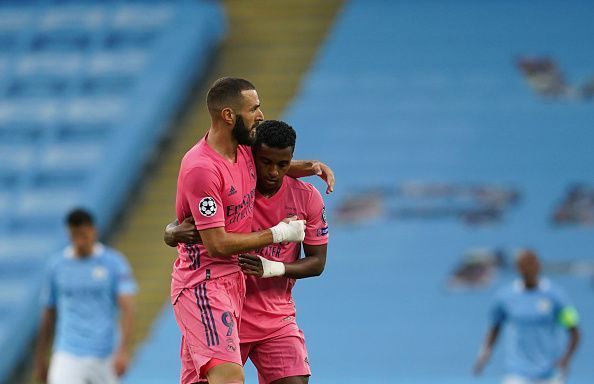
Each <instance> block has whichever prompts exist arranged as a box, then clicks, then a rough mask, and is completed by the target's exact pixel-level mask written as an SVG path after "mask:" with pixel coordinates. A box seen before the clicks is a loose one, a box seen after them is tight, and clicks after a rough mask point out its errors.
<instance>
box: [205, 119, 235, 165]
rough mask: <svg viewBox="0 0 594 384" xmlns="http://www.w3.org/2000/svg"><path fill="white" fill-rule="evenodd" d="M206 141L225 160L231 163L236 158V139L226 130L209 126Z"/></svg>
mask: <svg viewBox="0 0 594 384" xmlns="http://www.w3.org/2000/svg"><path fill="white" fill-rule="evenodd" d="M206 143H207V144H208V145H209V146H210V148H212V150H213V151H215V152H216V153H218V154H219V155H221V157H223V158H224V159H225V160H227V161H229V162H231V163H235V161H236V160H237V146H238V144H237V140H236V139H235V138H234V137H233V135H232V134H231V132H229V131H228V130H225V129H221V128H218V127H216V126H211V128H210V130H209V131H208V136H207V137H206Z"/></svg>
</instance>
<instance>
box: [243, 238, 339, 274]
mask: <svg viewBox="0 0 594 384" xmlns="http://www.w3.org/2000/svg"><path fill="white" fill-rule="evenodd" d="M303 248H304V252H305V257H304V258H302V259H298V260H296V261H293V262H291V263H282V262H280V261H272V260H268V259H266V258H264V257H262V256H259V255H249V254H243V255H239V265H240V266H241V269H242V270H243V272H244V273H245V274H247V275H254V276H258V277H263V278H266V277H276V276H284V277H288V278H293V279H304V278H307V277H314V276H319V275H321V274H322V272H324V266H325V265H326V251H327V249H328V245H327V244H322V245H307V244H304V245H303Z"/></svg>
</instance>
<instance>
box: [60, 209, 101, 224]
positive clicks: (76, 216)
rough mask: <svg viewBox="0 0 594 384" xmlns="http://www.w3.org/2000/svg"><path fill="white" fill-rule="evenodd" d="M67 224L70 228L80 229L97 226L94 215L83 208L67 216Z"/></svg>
mask: <svg viewBox="0 0 594 384" xmlns="http://www.w3.org/2000/svg"><path fill="white" fill-rule="evenodd" d="M66 224H67V225H68V226H70V227H80V226H83V225H91V226H93V225H95V220H94V219H93V215H91V213H90V212H89V211H87V210H85V209H83V208H75V209H73V210H72V211H70V212H69V213H68V215H67V216H66Z"/></svg>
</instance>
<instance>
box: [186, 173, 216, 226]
mask: <svg viewBox="0 0 594 384" xmlns="http://www.w3.org/2000/svg"><path fill="white" fill-rule="evenodd" d="M184 190H185V191H184V195H185V198H186V200H187V201H188V205H189V206H190V210H191V211H192V216H194V221H195V222H196V228H197V229H198V230H204V229H209V228H217V227H224V226H225V212H224V208H223V202H222V198H221V190H222V180H221V178H220V176H219V175H217V174H216V173H215V172H214V171H213V170H211V169H204V168H193V169H191V170H190V171H189V172H188V173H187V174H186V177H185V179H184Z"/></svg>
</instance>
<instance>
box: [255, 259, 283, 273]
mask: <svg viewBox="0 0 594 384" xmlns="http://www.w3.org/2000/svg"><path fill="white" fill-rule="evenodd" d="M258 257H259V258H260V260H262V268H263V269H264V273H262V277H263V278H266V277H276V276H283V275H284V274H285V264H284V263H281V262H280V261H272V260H268V259H266V258H264V257H262V256H260V255H258Z"/></svg>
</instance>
